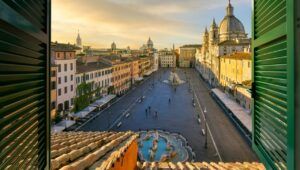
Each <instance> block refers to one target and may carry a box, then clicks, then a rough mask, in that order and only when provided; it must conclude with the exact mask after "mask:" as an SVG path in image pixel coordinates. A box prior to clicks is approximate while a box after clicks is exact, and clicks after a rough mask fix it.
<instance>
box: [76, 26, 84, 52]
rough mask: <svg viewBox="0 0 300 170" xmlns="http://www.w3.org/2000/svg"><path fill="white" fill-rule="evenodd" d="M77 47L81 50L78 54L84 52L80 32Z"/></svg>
mask: <svg viewBox="0 0 300 170" xmlns="http://www.w3.org/2000/svg"><path fill="white" fill-rule="evenodd" d="M76 46H77V47H79V48H80V51H76V53H78V52H82V51H83V46H82V40H81V37H80V34H79V31H78V34H77V38H76Z"/></svg>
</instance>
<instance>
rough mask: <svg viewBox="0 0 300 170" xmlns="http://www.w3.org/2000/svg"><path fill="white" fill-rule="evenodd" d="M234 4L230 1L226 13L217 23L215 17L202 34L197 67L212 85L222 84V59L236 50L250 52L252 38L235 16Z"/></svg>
mask: <svg viewBox="0 0 300 170" xmlns="http://www.w3.org/2000/svg"><path fill="white" fill-rule="evenodd" d="M233 10H234V9H233V6H232V4H231V3H230V1H229V3H228V6H227V7H226V15H225V16H224V18H223V20H222V21H221V22H220V24H219V25H217V23H216V21H215V19H213V21H212V24H211V26H210V28H209V30H208V29H207V28H205V31H204V33H203V36H202V40H203V41H202V43H203V44H202V47H201V48H200V49H199V50H198V53H197V54H196V55H197V56H196V58H197V61H196V68H197V69H198V70H199V71H200V73H201V74H202V76H203V78H204V79H206V80H207V81H208V82H209V84H210V85H211V86H212V87H217V86H219V85H220V83H219V80H220V59H221V58H222V56H226V55H229V54H232V53H236V52H250V41H251V40H250V38H248V37H247V34H246V33H245V28H244V25H243V24H242V22H241V21H240V20H239V19H237V18H236V17H235V16H234V12H233Z"/></svg>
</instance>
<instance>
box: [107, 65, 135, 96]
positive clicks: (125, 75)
mask: <svg viewBox="0 0 300 170" xmlns="http://www.w3.org/2000/svg"><path fill="white" fill-rule="evenodd" d="M112 85H113V86H114V93H115V94H122V93H124V92H125V91H126V90H128V89H129V88H130V86H131V62H122V63H119V64H115V65H114V66H113V73H112Z"/></svg>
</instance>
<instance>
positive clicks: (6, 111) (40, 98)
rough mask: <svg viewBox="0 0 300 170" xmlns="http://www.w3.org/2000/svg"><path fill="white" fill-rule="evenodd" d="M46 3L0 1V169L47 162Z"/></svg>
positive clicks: (42, 166)
mask: <svg viewBox="0 0 300 170" xmlns="http://www.w3.org/2000/svg"><path fill="white" fill-rule="evenodd" d="M49 5H50V1H49V0H39V1H36V0H26V1H25V0H21V1H17V0H2V1H0V11H1V12H0V94H1V96H0V150H1V152H0V169H47V168H46V166H47V167H48V168H49V164H48V163H49V161H50V159H49V158H50V157H49V156H48V153H49V152H48V151H49V150H50V146H49V140H50V137H49V135H50V134H49V132H50V129H49V127H48V126H49V122H50V120H49V117H50V115H49V108H50V107H49V93H50V91H49V90H50V89H49V84H50V83H49V80H48V78H49V75H50V63H49V62H50V58H49V57H50V56H49V45H50V34H49V33H50V27H49V23H50V20H49V19H50V15H49V12H50V6H49ZM47 152H48V153H47Z"/></svg>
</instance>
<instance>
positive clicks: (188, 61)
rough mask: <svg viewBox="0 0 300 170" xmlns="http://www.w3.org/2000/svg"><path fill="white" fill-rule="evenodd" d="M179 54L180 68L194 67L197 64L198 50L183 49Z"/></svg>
mask: <svg viewBox="0 0 300 170" xmlns="http://www.w3.org/2000/svg"><path fill="white" fill-rule="evenodd" d="M179 53H180V54H179V67H190V66H192V67H193V65H194V64H195V54H196V48H185V47H181V48H180V51H179Z"/></svg>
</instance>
